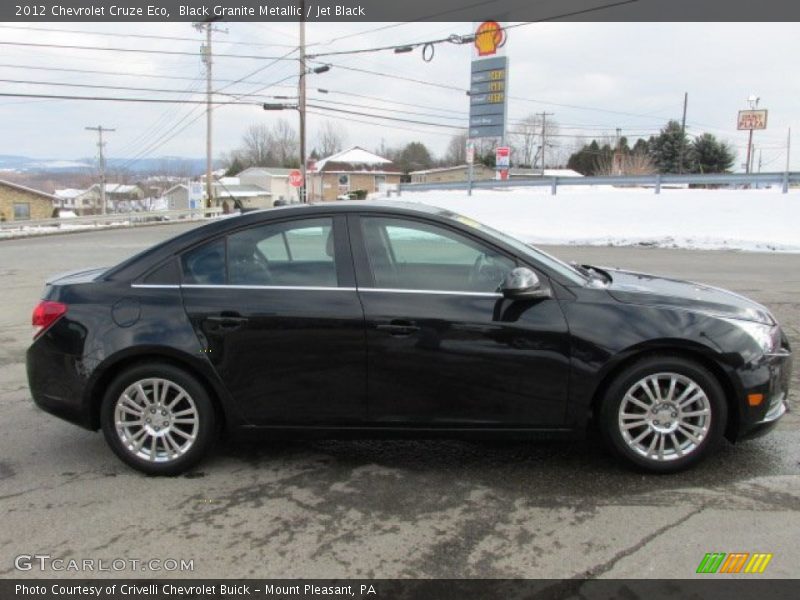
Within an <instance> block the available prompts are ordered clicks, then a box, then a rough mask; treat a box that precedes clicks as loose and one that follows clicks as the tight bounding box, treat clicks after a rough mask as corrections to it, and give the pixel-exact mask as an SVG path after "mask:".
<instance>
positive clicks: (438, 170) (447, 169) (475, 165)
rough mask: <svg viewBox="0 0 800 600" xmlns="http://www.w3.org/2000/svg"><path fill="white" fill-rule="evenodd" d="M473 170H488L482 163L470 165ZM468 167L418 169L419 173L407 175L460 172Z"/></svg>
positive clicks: (413, 172) (411, 172)
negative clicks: (483, 168)
mask: <svg viewBox="0 0 800 600" xmlns="http://www.w3.org/2000/svg"><path fill="white" fill-rule="evenodd" d="M472 166H473V167H474V168H476V169H479V168H482V167H485V168H487V169H488V168H490V167H487V166H486V165H484V164H483V163H475V164H474V165H472ZM468 168H469V165H466V164H464V165H453V166H451V167H437V168H436V169H420V170H419V171H410V172H409V175H429V174H431V173H446V172H447V171H461V170H463V169H468Z"/></svg>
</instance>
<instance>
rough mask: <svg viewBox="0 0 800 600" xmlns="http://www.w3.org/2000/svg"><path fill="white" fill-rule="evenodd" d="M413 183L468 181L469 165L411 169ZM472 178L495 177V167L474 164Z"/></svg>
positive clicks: (474, 179) (476, 179) (475, 179)
mask: <svg viewBox="0 0 800 600" xmlns="http://www.w3.org/2000/svg"><path fill="white" fill-rule="evenodd" d="M409 175H410V176H411V183H448V182H453V181H467V180H468V179H469V165H456V166H453V167H440V168H438V169H423V170H420V171H411V172H410V173H409ZM472 179H473V181H478V180H481V179H494V169H493V168H491V167H487V166H486V165H484V164H483V163H478V164H474V165H472Z"/></svg>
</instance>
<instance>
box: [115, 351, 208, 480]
mask: <svg viewBox="0 0 800 600" xmlns="http://www.w3.org/2000/svg"><path fill="white" fill-rule="evenodd" d="M214 417H215V415H214V407H213V405H212V403H211V399H210V398H209V396H208V393H207V392H206V390H205V388H204V387H203V386H202V385H201V384H200V383H199V382H198V381H197V379H195V378H194V377H192V376H191V375H189V374H188V373H186V372H185V371H183V370H182V369H179V368H177V367H174V366H172V365H161V364H155V363H153V364H141V365H137V366H135V367H132V368H131V369H129V370H127V371H125V372H124V373H122V374H121V375H119V376H118V377H117V378H116V379H115V380H114V381H113V382H112V384H111V385H110V386H109V388H108V390H107V391H106V394H105V398H104V400H103V405H102V407H101V414H100V419H101V424H102V428H103V434H104V435H105V438H106V441H107V442H108V444H109V446H111V449H112V450H113V451H114V452H115V453H116V454H117V456H119V457H120V458H121V459H122V460H123V461H125V462H126V463H127V464H129V465H130V466H132V467H134V468H136V469H138V470H140V471H143V472H145V473H148V474H151V475H177V474H179V473H182V472H184V471H186V470H187V469H189V468H191V467H193V466H194V465H196V464H197V463H198V462H199V461H200V460H201V459H202V458H203V456H204V455H205V454H206V453H207V452H208V450H209V449H210V447H211V445H212V443H213V441H214V437H215V433H216V426H215V418H214Z"/></svg>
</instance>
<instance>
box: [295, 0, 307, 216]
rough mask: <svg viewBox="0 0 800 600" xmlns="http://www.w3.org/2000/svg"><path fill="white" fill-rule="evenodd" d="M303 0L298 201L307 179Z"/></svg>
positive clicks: (302, 4)
mask: <svg viewBox="0 0 800 600" xmlns="http://www.w3.org/2000/svg"><path fill="white" fill-rule="evenodd" d="M305 5H306V3H305V2H300V10H301V11H302V14H301V16H300V39H299V42H300V58H299V61H300V80H299V81H298V84H297V86H298V90H297V92H298V93H297V96H298V102H297V112H298V113H299V116H300V173H301V174H302V177H303V183H302V184H301V185H300V188H299V192H300V202H308V181H307V175H308V173H306V20H305V14H306V13H305V10H306V9H305Z"/></svg>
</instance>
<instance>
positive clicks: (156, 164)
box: [0, 154, 206, 178]
mask: <svg viewBox="0 0 800 600" xmlns="http://www.w3.org/2000/svg"><path fill="white" fill-rule="evenodd" d="M106 165H107V168H108V170H109V171H110V172H113V171H114V170H119V169H124V170H126V171H131V172H134V173H158V172H161V173H163V172H176V173H181V174H185V175H187V176H190V177H191V176H196V175H200V174H201V173H204V172H205V168H206V161H205V159H204V158H182V157H177V156H160V157H154V158H142V159H139V160H136V161H135V162H133V161H132V160H131V159H128V158H108V159H107V160H106ZM94 168H95V161H94V159H90V158H80V159H77V160H64V159H55V158H31V157H29V156H16V155H13V154H0V178H2V172H3V171H12V172H17V173H37V172H38V173H81V172H87V171H92V170H94Z"/></svg>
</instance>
